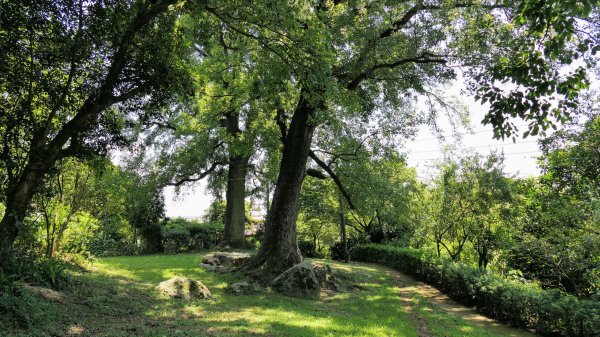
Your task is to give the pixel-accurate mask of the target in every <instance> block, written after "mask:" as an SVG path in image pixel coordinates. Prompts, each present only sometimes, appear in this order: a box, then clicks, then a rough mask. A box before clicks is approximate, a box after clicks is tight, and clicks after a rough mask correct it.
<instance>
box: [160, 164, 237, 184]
mask: <svg viewBox="0 0 600 337" xmlns="http://www.w3.org/2000/svg"><path fill="white" fill-rule="evenodd" d="M225 164H227V162H222V161H218V162H214V163H213V164H212V165H211V166H210V167H209V168H208V169H207V170H206V171H204V172H202V173H200V174H199V175H198V176H196V177H193V178H192V177H188V178H183V179H181V180H178V181H176V182H172V183H167V184H166V186H181V185H183V184H184V183H189V182H194V181H198V180H202V179H204V178H206V176H207V175H209V174H211V173H212V172H214V171H215V170H216V169H217V167H219V166H221V165H225Z"/></svg>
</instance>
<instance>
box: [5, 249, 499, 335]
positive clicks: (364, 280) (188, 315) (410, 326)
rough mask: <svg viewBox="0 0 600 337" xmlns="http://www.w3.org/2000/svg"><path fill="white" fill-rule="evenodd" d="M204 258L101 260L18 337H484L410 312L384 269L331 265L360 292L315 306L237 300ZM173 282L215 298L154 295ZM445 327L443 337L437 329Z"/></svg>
mask: <svg viewBox="0 0 600 337" xmlns="http://www.w3.org/2000/svg"><path fill="white" fill-rule="evenodd" d="M201 259H202V254H180V255H153V256H138V257H115V258H103V259H99V260H98V261H97V262H95V263H94V265H93V267H92V271H91V272H88V273H84V274H82V275H79V276H77V277H76V280H77V281H76V284H75V286H74V287H73V288H71V289H70V290H67V291H66V292H65V293H66V295H67V297H68V299H69V302H68V303H67V304H58V303H49V304H48V305H47V308H45V311H44V312H45V313H44V317H43V319H42V323H40V324H36V325H35V326H32V327H30V328H28V329H26V330H23V331H13V332H11V333H10V335H15V336H65V335H73V336H382V337H384V336H385V337H387V336H406V337H412V336H415V337H416V336H418V333H417V329H418V328H417V325H418V324H417V323H416V320H415V315H421V318H420V319H421V320H424V322H425V323H426V324H427V325H428V326H429V327H430V328H429V330H430V331H431V332H435V333H434V334H432V335H433V336H476V335H477V334H474V333H472V332H475V331H476V329H474V328H473V327H472V326H470V325H469V324H468V323H466V322H464V321H461V320H455V319H453V317H452V316H449V315H448V314H446V313H442V312H434V313H431V312H424V311H423V307H422V306H421V305H420V304H418V303H419V299H418V298H414V300H415V301H414V303H417V306H416V308H417V310H412V309H411V308H408V307H407V305H406V302H403V301H402V299H401V296H400V295H401V294H400V289H399V288H398V287H397V285H396V283H395V281H394V280H392V279H391V278H390V277H389V276H388V275H387V272H386V269H384V268H382V267H379V266H376V265H371V264H358V263H351V264H349V265H346V264H340V263H333V262H328V263H330V264H331V265H332V267H333V268H334V269H336V270H338V271H340V272H341V273H342V274H343V275H344V282H346V283H347V284H354V285H357V286H358V288H359V289H360V290H352V291H348V292H344V293H339V294H336V295H333V296H329V297H325V298H322V299H319V300H312V299H303V298H291V297H286V296H283V295H280V294H278V293H274V292H271V291H268V290H261V291H258V292H257V293H254V294H252V295H241V296H236V295H232V294H229V293H227V292H226V291H225V288H226V287H227V285H228V284H229V283H231V282H235V281H239V280H242V279H243V277H242V276H239V275H228V274H219V273H213V272H208V271H204V270H203V269H201V268H199V267H197V266H198V264H199V263H200V262H201ZM173 276H185V277H191V278H194V279H197V280H200V281H201V282H203V283H204V284H205V285H206V286H207V287H208V288H209V289H210V290H211V292H212V294H213V298H212V299H210V300H193V301H185V300H175V299H169V298H165V297H163V296H161V295H160V294H159V293H158V292H156V291H155V290H154V287H155V286H156V284H158V283H159V282H161V281H163V280H165V279H168V278H171V277H173ZM410 296H418V295H416V294H412V295H410ZM437 322H441V323H442V324H441V326H443V329H442V330H443V332H438V331H437V330H436V329H433V328H431V327H435V325H436V324H437ZM438 333H440V334H438ZM477 336H479V335H477ZM485 336H500V335H493V334H486V335H485Z"/></svg>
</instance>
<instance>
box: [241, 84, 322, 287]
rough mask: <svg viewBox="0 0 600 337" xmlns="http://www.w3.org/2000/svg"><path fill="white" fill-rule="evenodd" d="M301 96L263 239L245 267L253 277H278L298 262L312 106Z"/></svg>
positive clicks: (291, 124) (285, 147) (285, 148)
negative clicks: (302, 192)
mask: <svg viewBox="0 0 600 337" xmlns="http://www.w3.org/2000/svg"><path fill="white" fill-rule="evenodd" d="M304 94H305V93H304V92H303V93H301V95H300V99H299V102H298V105H297V106H296V109H295V111H294V115H293V116H292V120H291V122H290V125H289V128H288V130H287V134H286V137H285V141H284V144H283V151H282V152H283V153H282V158H281V164H280V168H279V176H278V178H277V183H276V184H275V191H274V193H273V202H272V204H271V207H270V209H269V211H268V212H267V217H266V220H265V236H264V240H263V242H262V245H261V247H260V251H259V252H258V254H257V255H256V256H255V257H254V258H253V259H252V260H251V261H250V262H249V263H248V264H247V265H246V266H245V267H246V268H248V269H250V271H251V272H252V273H254V274H259V275H262V276H271V275H276V274H279V273H281V272H283V271H285V270H287V269H288V268H290V267H292V266H293V265H295V264H297V263H300V262H301V261H302V255H301V254H300V250H299V249H298V242H297V237H296V219H297V218H298V206H299V197H300V189H301V187H302V182H303V180H304V176H305V173H306V162H307V160H308V154H309V151H310V145H311V142H312V137H313V132H314V129H315V125H314V124H313V123H311V121H310V119H311V117H312V116H314V114H315V111H316V107H315V105H311V104H310V103H309V102H308V101H307V100H306V98H305V97H304Z"/></svg>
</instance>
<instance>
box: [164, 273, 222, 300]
mask: <svg viewBox="0 0 600 337" xmlns="http://www.w3.org/2000/svg"><path fill="white" fill-rule="evenodd" d="M156 289H157V290H158V291H160V292H161V293H164V294H167V295H169V296H171V297H173V298H183V299H186V300H189V299H194V298H201V299H202V298H211V296H212V294H211V293H210V290H208V288H207V287H206V286H205V285H204V284H202V282H200V281H196V280H193V279H191V278H187V277H173V278H171V279H168V280H166V281H163V282H161V283H159V284H158V286H156Z"/></svg>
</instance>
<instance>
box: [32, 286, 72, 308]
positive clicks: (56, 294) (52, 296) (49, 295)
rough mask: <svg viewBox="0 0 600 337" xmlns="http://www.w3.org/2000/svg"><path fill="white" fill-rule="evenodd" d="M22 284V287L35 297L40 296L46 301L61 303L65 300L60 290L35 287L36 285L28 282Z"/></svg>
mask: <svg viewBox="0 0 600 337" xmlns="http://www.w3.org/2000/svg"><path fill="white" fill-rule="evenodd" d="M22 286H23V288H24V289H26V290H28V291H30V292H31V293H33V294H34V295H36V296H37V297H41V298H43V299H46V300H48V301H52V302H58V303H63V304H64V303H66V302H67V299H66V297H65V294H63V293H61V292H60V291H56V290H52V289H48V288H43V287H36V286H32V285H29V284H23V285H22Z"/></svg>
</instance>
